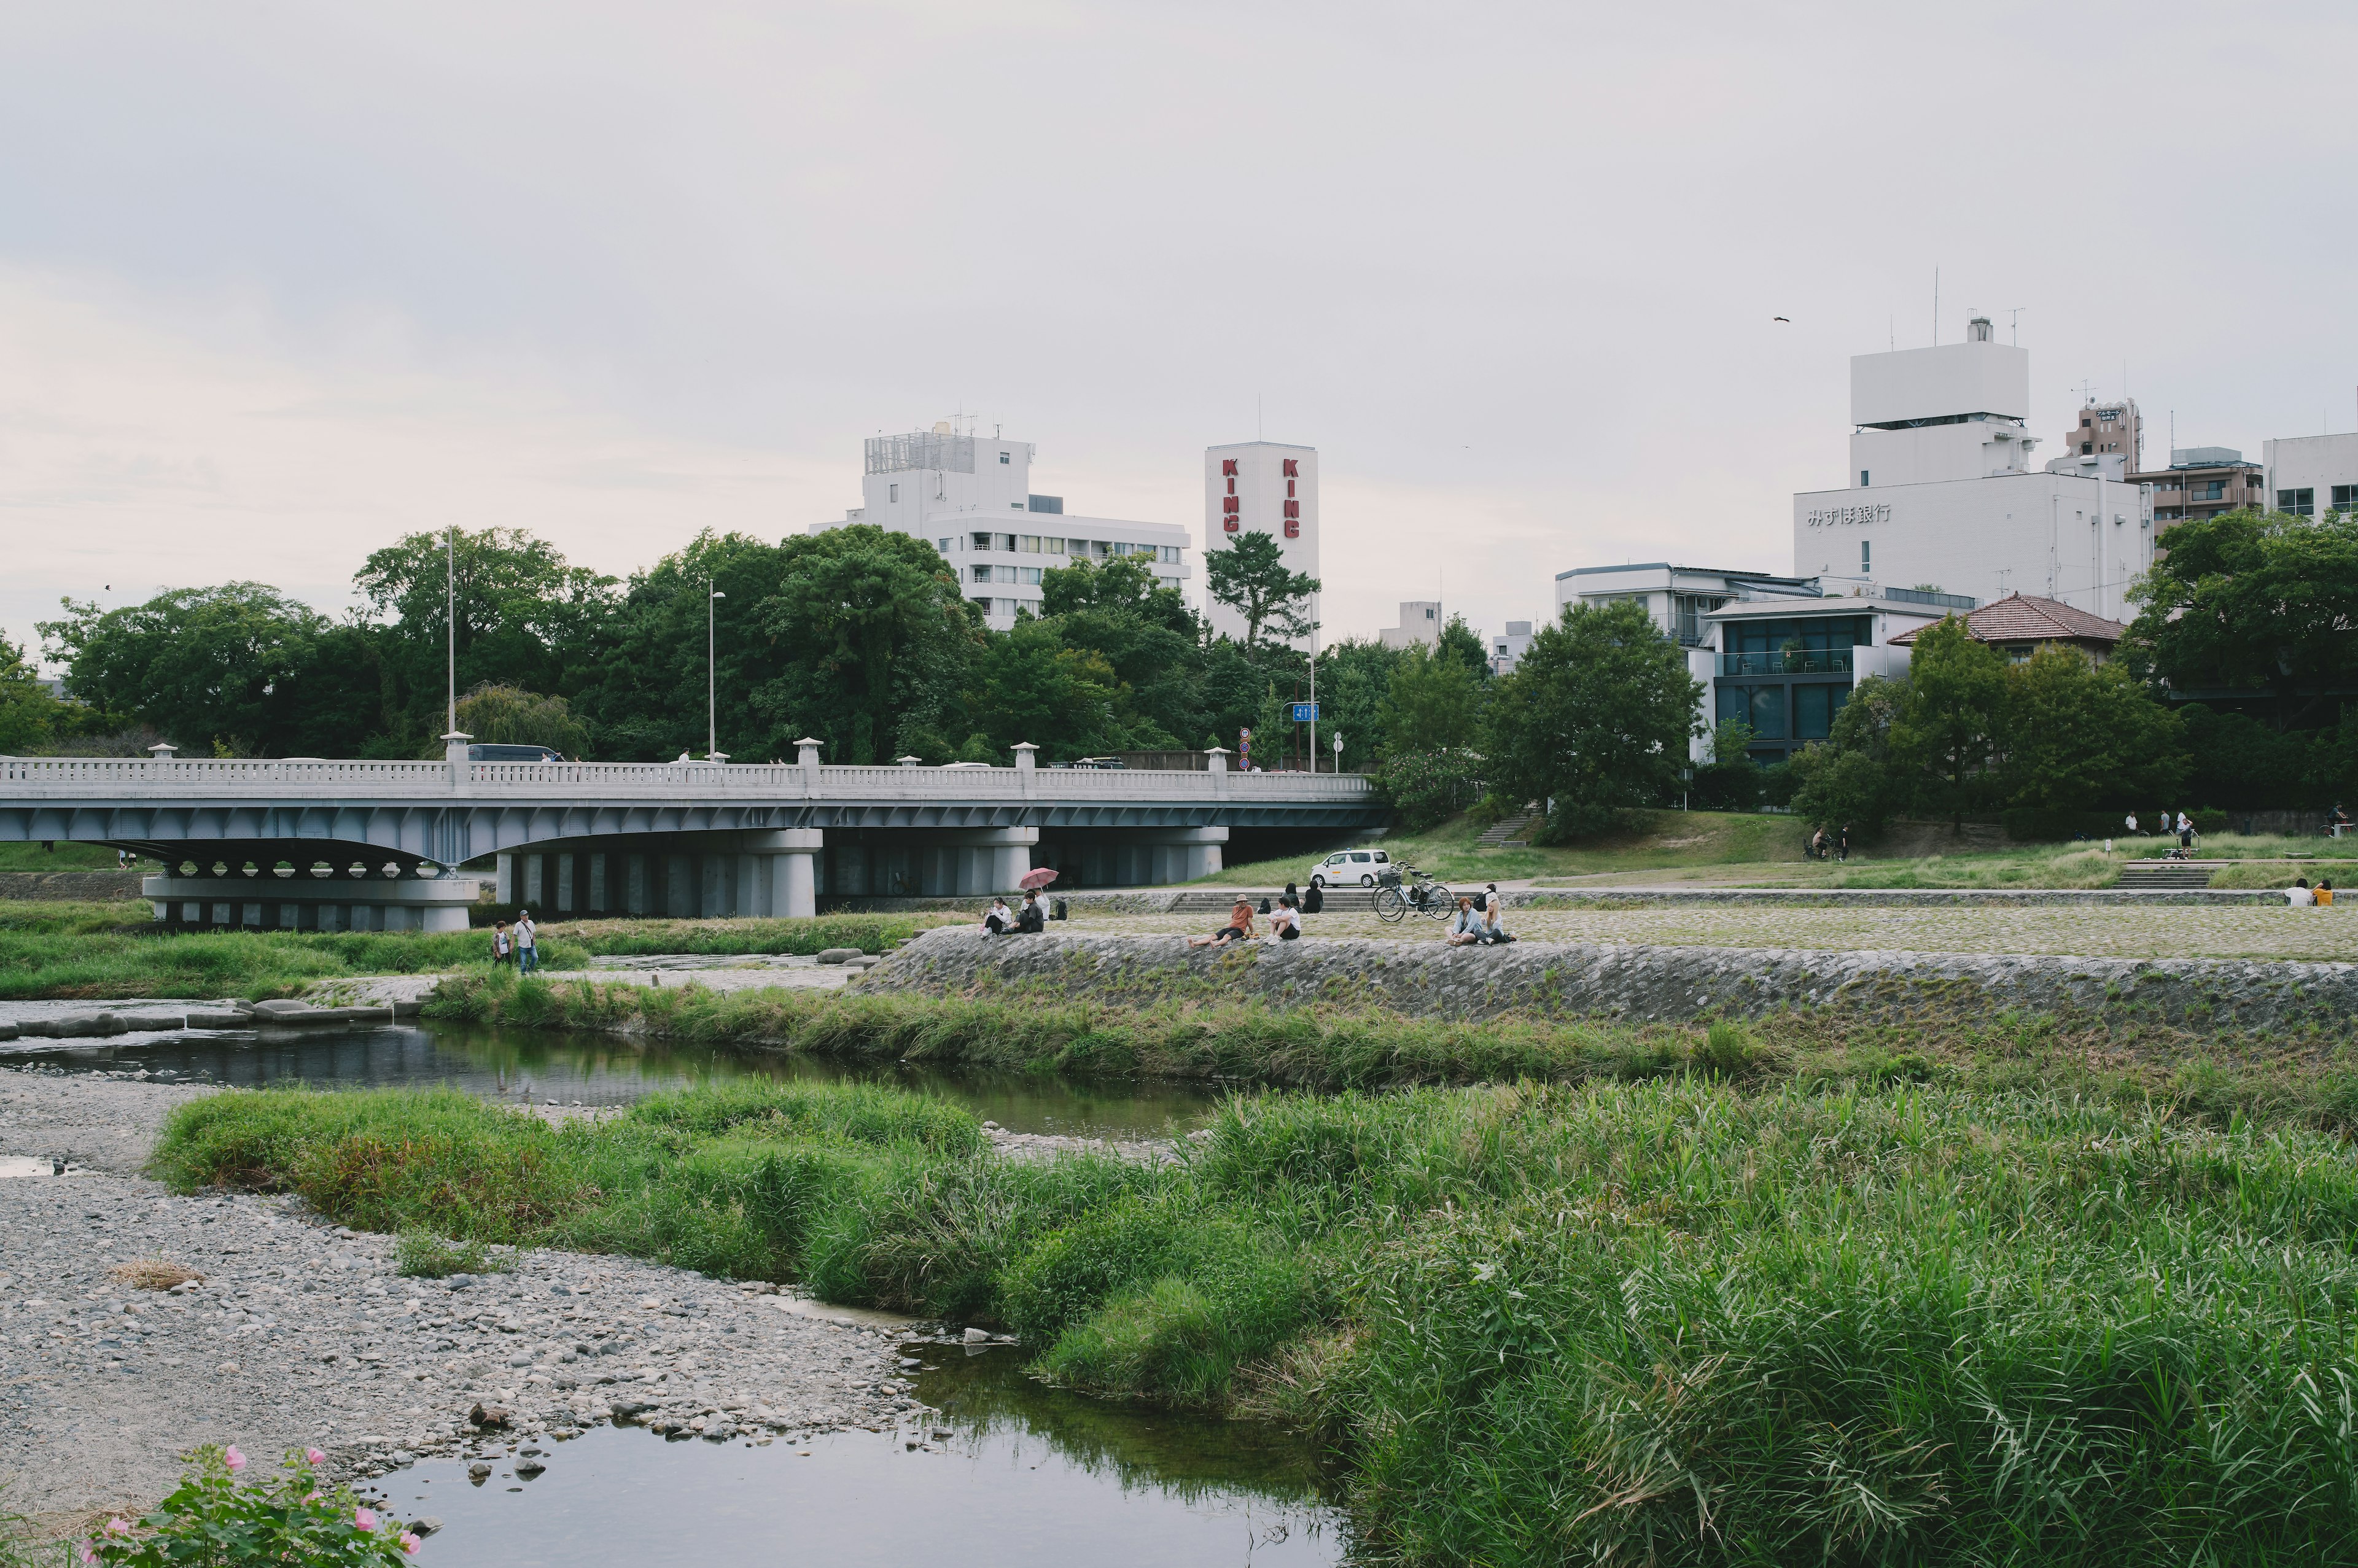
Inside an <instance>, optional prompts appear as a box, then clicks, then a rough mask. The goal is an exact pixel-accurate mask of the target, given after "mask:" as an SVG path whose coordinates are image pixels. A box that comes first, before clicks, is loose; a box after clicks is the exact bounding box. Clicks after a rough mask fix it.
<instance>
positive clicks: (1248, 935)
mask: <svg viewBox="0 0 2358 1568" xmlns="http://www.w3.org/2000/svg"><path fill="white" fill-rule="evenodd" d="M1253 914H1254V911H1253V906H1252V901H1251V900H1249V899H1244V898H1239V899H1238V900H1237V902H1236V903H1235V904H1234V905H1232V906H1231V907H1230V908H1229V910H1228V924H1227V925H1223V926H1222V927H1220V929H1218V930H1217V931H1215V932H1213V933H1212V934H1211V935H1209V936H1190V937H1188V938H1187V946H1190V947H1226V946H1229V945H1230V944H1231V943H1236V942H1249V941H1251V940H1252V939H1253V937H1254V936H1255V935H1258V933H1257V932H1256V931H1255V930H1254V929H1253ZM1301 935H1302V895H1301V894H1299V893H1297V892H1294V891H1293V883H1292V882H1288V883H1286V884H1285V891H1284V892H1282V893H1280V894H1278V895H1277V907H1276V908H1275V909H1272V910H1271V911H1270V912H1269V939H1270V940H1271V941H1272V942H1293V941H1298V940H1299V939H1300V938H1301Z"/></svg>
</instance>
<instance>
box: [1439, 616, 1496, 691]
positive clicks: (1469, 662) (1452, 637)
mask: <svg viewBox="0 0 2358 1568" xmlns="http://www.w3.org/2000/svg"><path fill="white" fill-rule="evenodd" d="M1433 656H1434V657H1436V658H1442V659H1450V660H1454V661H1455V662H1456V663H1458V664H1461V665H1465V666H1466V674H1468V675H1470V676H1473V677H1474V678H1475V679H1476V680H1477V681H1482V682H1486V683H1487V681H1488V680H1489V678H1490V651H1489V650H1488V649H1487V648H1485V647H1484V646H1482V639H1481V638H1480V637H1478V636H1476V634H1475V633H1474V629H1473V628H1472V627H1470V626H1468V625H1466V617H1464V616H1463V615H1452V616H1451V617H1450V618H1449V623H1448V624H1447V625H1445V626H1444V627H1443V628H1442V629H1441V635H1440V637H1439V638H1437V639H1436V640H1435V642H1434V643H1433Z"/></svg>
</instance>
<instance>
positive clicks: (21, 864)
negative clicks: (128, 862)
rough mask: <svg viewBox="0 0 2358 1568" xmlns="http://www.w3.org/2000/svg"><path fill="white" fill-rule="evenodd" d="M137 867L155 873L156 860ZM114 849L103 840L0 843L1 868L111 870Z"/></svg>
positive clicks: (12, 869) (26, 869) (4, 869)
mask: <svg viewBox="0 0 2358 1568" xmlns="http://www.w3.org/2000/svg"><path fill="white" fill-rule="evenodd" d="M137 869H139V870H144V871H147V872H148V873H150V874H151V875H152V874H153V873H154V871H155V870H156V865H155V862H154V861H152V860H142V861H141V862H140V863H139V866H138V868H137ZM114 870H115V861H114V850H112V849H107V848H106V847H105V846H104V845H103V844H74V843H66V842H59V843H58V844H56V845H54V846H53V847H51V848H49V849H43V848H41V846H40V845H39V844H38V843H33V844H16V843H9V844H0V871H114Z"/></svg>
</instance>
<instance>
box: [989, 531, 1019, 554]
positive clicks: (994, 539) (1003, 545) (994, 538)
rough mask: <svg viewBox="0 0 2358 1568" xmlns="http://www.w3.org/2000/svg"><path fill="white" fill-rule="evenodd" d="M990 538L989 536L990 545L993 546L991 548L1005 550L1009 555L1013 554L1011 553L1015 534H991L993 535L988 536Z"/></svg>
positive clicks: (1013, 549) (1013, 550)
mask: <svg viewBox="0 0 2358 1568" xmlns="http://www.w3.org/2000/svg"><path fill="white" fill-rule="evenodd" d="M990 538H991V544H992V547H993V548H996V549H1001V550H1005V551H1006V552H1007V553H1008V554H1009V555H1013V554H1014V553H1015V535H1012V534H993V535H991V536H990Z"/></svg>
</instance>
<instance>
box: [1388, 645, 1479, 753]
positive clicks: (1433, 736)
mask: <svg viewBox="0 0 2358 1568" xmlns="http://www.w3.org/2000/svg"><path fill="white" fill-rule="evenodd" d="M1453 624H1456V623H1455V622H1453ZM1458 629H1459V630H1460V631H1463V630H1464V627H1463V626H1462V625H1460V626H1459V627H1458ZM1477 646H1478V644H1477ZM1485 695H1486V693H1485V692H1484V689H1483V683H1482V680H1481V678H1480V677H1478V676H1476V675H1475V674H1474V672H1473V671H1472V670H1471V669H1469V668H1467V667H1466V661H1465V660H1464V659H1463V658H1461V657H1459V656H1458V655H1457V654H1455V652H1453V651H1452V650H1451V649H1450V648H1449V647H1448V646H1447V645H1446V644H1445V643H1444V646H1443V647H1441V648H1439V649H1434V648H1429V647H1427V646H1425V645H1424V644H1423V643H1411V644H1410V645H1409V646H1408V647H1407V649H1406V650H1404V651H1403V652H1402V654H1401V657H1400V661H1399V663H1397V664H1395V665H1393V666H1392V673H1391V680H1390V683H1388V685H1387V687H1386V689H1385V692H1384V702H1383V708H1382V712H1381V719H1382V723H1383V731H1384V743H1385V748H1386V750H1387V751H1388V752H1390V753H1393V754H1405V753H1407V752H1438V751H1446V750H1456V749H1462V748H1466V747H1470V746H1473V745H1474V744H1476V741H1477V739H1478V738H1479V736H1480V734H1481V731H1482V708H1483V698H1484V697H1485Z"/></svg>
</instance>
